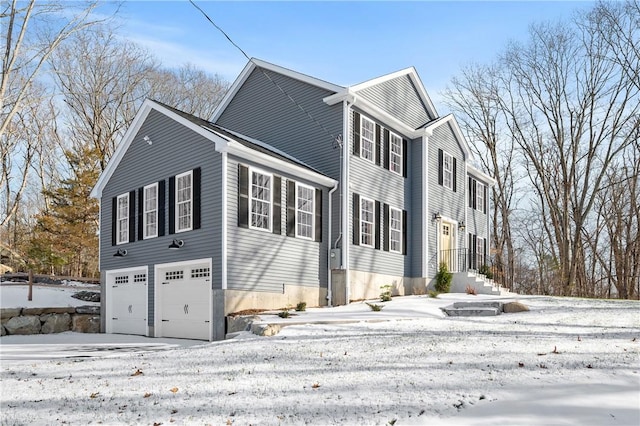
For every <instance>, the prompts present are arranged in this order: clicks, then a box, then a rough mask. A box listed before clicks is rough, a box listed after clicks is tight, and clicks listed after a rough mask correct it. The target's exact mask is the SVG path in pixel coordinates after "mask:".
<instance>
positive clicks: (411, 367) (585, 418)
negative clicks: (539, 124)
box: [0, 295, 640, 426]
mask: <svg viewBox="0 0 640 426" xmlns="http://www.w3.org/2000/svg"><path fill="white" fill-rule="evenodd" d="M443 297H445V298H448V299H446V300H439V299H435V300H434V299H429V298H427V297H415V296H412V297H406V298H394V300H393V301H391V302H389V303H388V304H387V307H385V308H384V309H383V311H381V312H385V311H387V312H391V311H393V310H395V311H397V312H398V314H397V316H396V317H397V319H395V318H394V317H393V316H389V315H388V316H387V317H386V318H385V319H387V321H383V322H364V321H363V322H355V323H342V324H316V325H304V324H301V325H294V326H289V327H285V328H284V329H283V330H282V332H281V333H280V334H278V335H277V336H274V337H258V336H253V335H248V334H243V335H241V336H239V337H238V338H236V339H232V340H227V341H224V342H214V343H205V344H203V345H200V346H192V347H188V348H184V347H183V348H178V349H174V350H164V351H161V352H146V353H128V354H127V353H124V354H120V355H119V356H118V357H115V358H95V359H80V360H56V361H43V362H30V363H19V364H7V365H5V364H4V363H3V365H2V371H1V374H0V378H1V379H2V396H1V398H0V410H1V412H2V423H3V424H62V423H71V424H89V423H98V422H101V423H103V424H139V423H142V424H153V423H162V424H165V425H168V424H171V423H176V424H212V425H219V424H223V425H225V424H238V425H247V424H263V425H276V424H314V425H325V424H358V425H384V424H388V423H389V422H395V424H396V425H403V424H447V425H451V424H459V425H474V424H476V425H480V424H483V425H485V424H496V423H497V424H509V425H512V424H519V425H535V424H538V425H549V424H571V425H630V426H631V425H634V426H635V425H638V424H640V304H638V302H635V301H603V300H584V299H567V298H543V297H536V298H522V299H521V300H522V302H523V303H525V304H527V305H528V306H529V307H530V308H531V311H530V312H523V313H518V314H503V315H501V316H497V317H478V318H446V317H442V316H436V315H434V314H433V313H434V312H436V310H437V307H438V306H442V305H443V304H445V302H446V303H450V302H451V300H470V298H471V296H466V295H457V296H453V295H447V296H443ZM405 303H406V304H407V305H406V306H411V308H410V309H406V310H405V309H403V304H405ZM419 306H422V307H423V308H424V309H425V310H426V311H427V312H429V314H428V315H421V316H420V315H417V314H416V315H415V316H416V317H417V318H416V319H406V318H407V317H408V316H410V315H409V312H408V311H412V310H415V309H417V307H419ZM392 307H393V308H392ZM347 308H349V309H351V310H352V311H353V310H354V309H356V308H357V307H354V306H350V307H347ZM336 309H338V308H336ZM327 312H329V311H327ZM333 312H340V311H333ZM344 312H345V314H344V315H345V316H347V317H348V316H349V315H348V314H347V313H346V312H348V311H347V310H345V311H344ZM354 312H355V311H354ZM401 312H404V313H405V314H404V315H401V314H400V313H401ZM376 314H378V313H376V312H369V313H368V314H367V315H369V317H368V318H366V319H367V320H368V319H375V318H376V317H375V315H376ZM358 315H365V314H364V312H361V311H360V312H358ZM301 317H302V316H301ZM298 319H300V318H297V319H296V317H294V320H296V321H297V320H298ZM360 319H361V320H362V319H365V318H360ZM2 339H3V340H2V343H3V345H4V338H2Z"/></svg>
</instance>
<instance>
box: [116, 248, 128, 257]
mask: <svg viewBox="0 0 640 426" xmlns="http://www.w3.org/2000/svg"><path fill="white" fill-rule="evenodd" d="M126 255H127V251H126V250H125V249H118V251H117V252H116V254H114V255H113V257H125V256H126Z"/></svg>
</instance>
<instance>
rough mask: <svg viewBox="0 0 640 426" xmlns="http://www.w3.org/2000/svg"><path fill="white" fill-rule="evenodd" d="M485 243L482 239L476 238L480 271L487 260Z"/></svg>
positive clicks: (477, 260) (477, 261)
mask: <svg viewBox="0 0 640 426" xmlns="http://www.w3.org/2000/svg"><path fill="white" fill-rule="evenodd" d="M484 241H485V239H484V238H482V237H476V263H477V265H476V268H478V270H480V268H482V267H483V266H484V264H485V263H484V260H485V256H486V254H485V252H484Z"/></svg>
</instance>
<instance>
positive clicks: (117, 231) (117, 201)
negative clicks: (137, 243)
mask: <svg viewBox="0 0 640 426" xmlns="http://www.w3.org/2000/svg"><path fill="white" fill-rule="evenodd" d="M125 197H126V199H127V212H126V215H125V216H126V219H127V226H126V227H125V231H127V237H126V238H125V239H124V241H121V240H120V231H121V229H120V220H121V218H120V199H121V198H125ZM130 202H131V199H130V197H129V193H128V192H125V193H124V194H120V195H118V196H117V197H116V230H115V232H116V245H117V246H119V245H122V244H126V243H128V242H129V240H130V239H131V235H129V223H130V222H129V221H130V220H131V218H130V217H129V212H130V211H131V206H130V205H129V203H130Z"/></svg>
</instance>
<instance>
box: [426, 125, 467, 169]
mask: <svg viewBox="0 0 640 426" xmlns="http://www.w3.org/2000/svg"><path fill="white" fill-rule="evenodd" d="M445 123H451V128H452V129H453V133H454V135H455V137H456V138H457V139H458V140H459V141H460V144H461V145H462V150H463V151H464V153H465V155H466V156H467V158H468V160H469V161H475V156H474V155H473V152H472V151H471V149H470V148H469V144H468V143H467V138H465V137H464V135H463V134H462V130H460V126H459V125H458V121H457V120H456V117H455V116H454V115H453V114H448V115H446V116H445V117H442V118H441V119H438V120H436V121H434V122H433V123H431V124H429V125H428V126H425V127H424V128H423V130H425V131H429V132H433V130H434V129H436V128H437V127H440V126H442V125H443V124H445Z"/></svg>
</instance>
